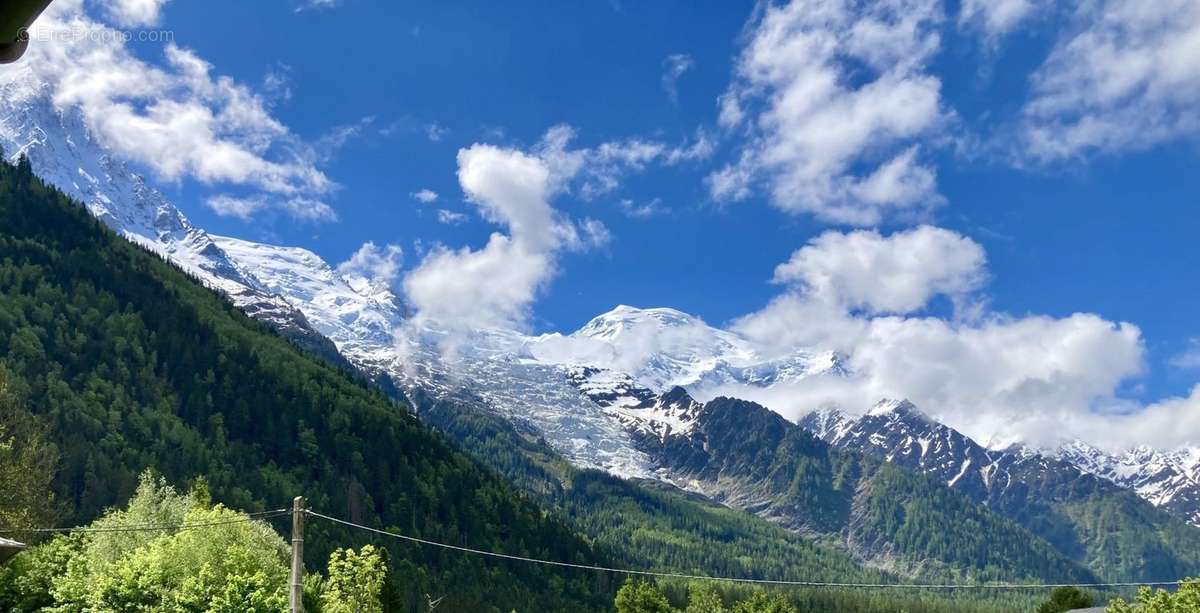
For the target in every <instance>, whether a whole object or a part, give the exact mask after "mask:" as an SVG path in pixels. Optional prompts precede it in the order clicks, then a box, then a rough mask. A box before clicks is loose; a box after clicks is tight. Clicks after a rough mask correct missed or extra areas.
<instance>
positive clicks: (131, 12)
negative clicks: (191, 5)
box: [105, 0, 170, 28]
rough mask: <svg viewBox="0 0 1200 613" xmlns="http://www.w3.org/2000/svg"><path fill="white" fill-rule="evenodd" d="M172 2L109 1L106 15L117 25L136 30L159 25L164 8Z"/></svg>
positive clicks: (161, 0)
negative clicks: (141, 27) (140, 27)
mask: <svg viewBox="0 0 1200 613" xmlns="http://www.w3.org/2000/svg"><path fill="white" fill-rule="evenodd" d="M167 2H170V0H108V2H107V3H106V5H105V14H106V15H107V17H108V18H109V19H110V20H111V21H112V22H113V23H115V24H117V25H119V26H122V27H126V28H136V27H139V26H153V25H158V22H159V18H160V15H161V14H162V8H163V6H165V5H166V4H167Z"/></svg>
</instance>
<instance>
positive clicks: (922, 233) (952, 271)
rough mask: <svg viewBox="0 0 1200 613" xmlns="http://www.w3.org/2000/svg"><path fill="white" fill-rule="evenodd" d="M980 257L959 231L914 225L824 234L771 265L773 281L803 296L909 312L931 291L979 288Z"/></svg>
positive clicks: (961, 292) (955, 293) (959, 293)
mask: <svg viewBox="0 0 1200 613" xmlns="http://www.w3.org/2000/svg"><path fill="white" fill-rule="evenodd" d="M986 264H987V258H986V255H985V254H984V251H983V248H982V247H980V246H979V245H978V244H977V243H975V242H974V241H972V240H970V239H968V238H966V237H963V236H961V235H959V234H956V233H954V232H951V231H950V230H944V229H942V228H934V227H931V226H921V227H918V228H915V229H912V230H907V231H904V232H897V233H895V234H892V235H891V236H888V237H884V236H882V235H880V234H879V233H878V232H876V231H865V230H860V231H857V232H851V233H848V234H843V233H840V232H833V231H830V232H826V233H824V234H822V235H820V236H818V237H817V238H815V239H813V240H811V241H810V242H809V244H808V245H806V246H805V247H803V248H801V249H799V250H797V251H796V252H795V253H793V254H792V257H791V259H790V260H788V261H787V262H786V263H783V264H780V265H779V267H778V268H776V269H775V278H774V282H775V283H780V284H787V285H791V286H794V287H795V288H796V290H797V291H799V292H801V293H803V294H805V296H806V297H807V298H808V299H812V300H820V301H822V302H824V303H827V304H831V305H836V306H839V307H842V308H845V309H847V310H863V311H866V312H868V313H872V314H879V313H911V312H913V311H917V310H919V309H921V308H922V307H924V306H925V305H926V304H928V303H929V301H930V300H931V299H932V298H933V297H934V296H937V295H945V296H949V297H951V298H953V299H955V300H960V299H962V298H963V297H965V296H967V295H969V294H970V293H971V292H974V291H975V290H977V289H979V287H980V285H982V283H983V281H984V278H985V276H986V274H985V268H986Z"/></svg>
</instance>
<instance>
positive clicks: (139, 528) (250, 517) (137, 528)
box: [0, 509, 290, 534]
mask: <svg viewBox="0 0 1200 613" xmlns="http://www.w3.org/2000/svg"><path fill="white" fill-rule="evenodd" d="M289 512H290V511H289V510H288V509H278V510H275V511H257V512H254V513H244V514H242V516H241V517H238V518H236V519H225V520H219V521H209V522H193V523H190V524H189V523H182V524H130V525H127V526H100V527H90V526H77V527H73V528H25V529H10V530H0V534H32V533H75V532H78V533H105V532H150V531H156V530H190V529H193V528H209V527H213V526H225V525H229V524H240V523H245V522H249V521H256V520H260V519H271V518H273V517H279V516H280V515H284V514H287V513H289Z"/></svg>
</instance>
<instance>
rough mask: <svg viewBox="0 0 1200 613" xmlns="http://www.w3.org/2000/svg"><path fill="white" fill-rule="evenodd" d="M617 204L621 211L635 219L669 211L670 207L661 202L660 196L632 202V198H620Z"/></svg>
mask: <svg viewBox="0 0 1200 613" xmlns="http://www.w3.org/2000/svg"><path fill="white" fill-rule="evenodd" d="M618 205H619V206H620V207H621V212H623V213H625V215H626V216H628V217H633V218H635V219H647V218H650V217H656V216H658V215H665V214H667V213H670V212H671V209H670V208H669V207H667V206H666V205H664V204H663V201H662V198H652V199H650V200H649V201H647V202H634V201H633V200H632V199H629V198H622V199H621V201H620V202H618Z"/></svg>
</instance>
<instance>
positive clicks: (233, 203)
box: [204, 194, 267, 221]
mask: <svg viewBox="0 0 1200 613" xmlns="http://www.w3.org/2000/svg"><path fill="white" fill-rule="evenodd" d="M204 204H205V205H206V206H208V208H210V209H212V211H213V212H214V213H216V214H217V215H220V216H222V217H237V218H238V219H241V220H242V221H249V220H250V219H253V218H254V214H255V213H257V212H259V211H261V210H262V209H265V208H267V201H266V199H265V198H262V197H250V198H239V197H237V196H230V195H229V194H217V195H215V196H211V197H209V198H208V199H207V200H205V201H204Z"/></svg>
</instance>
